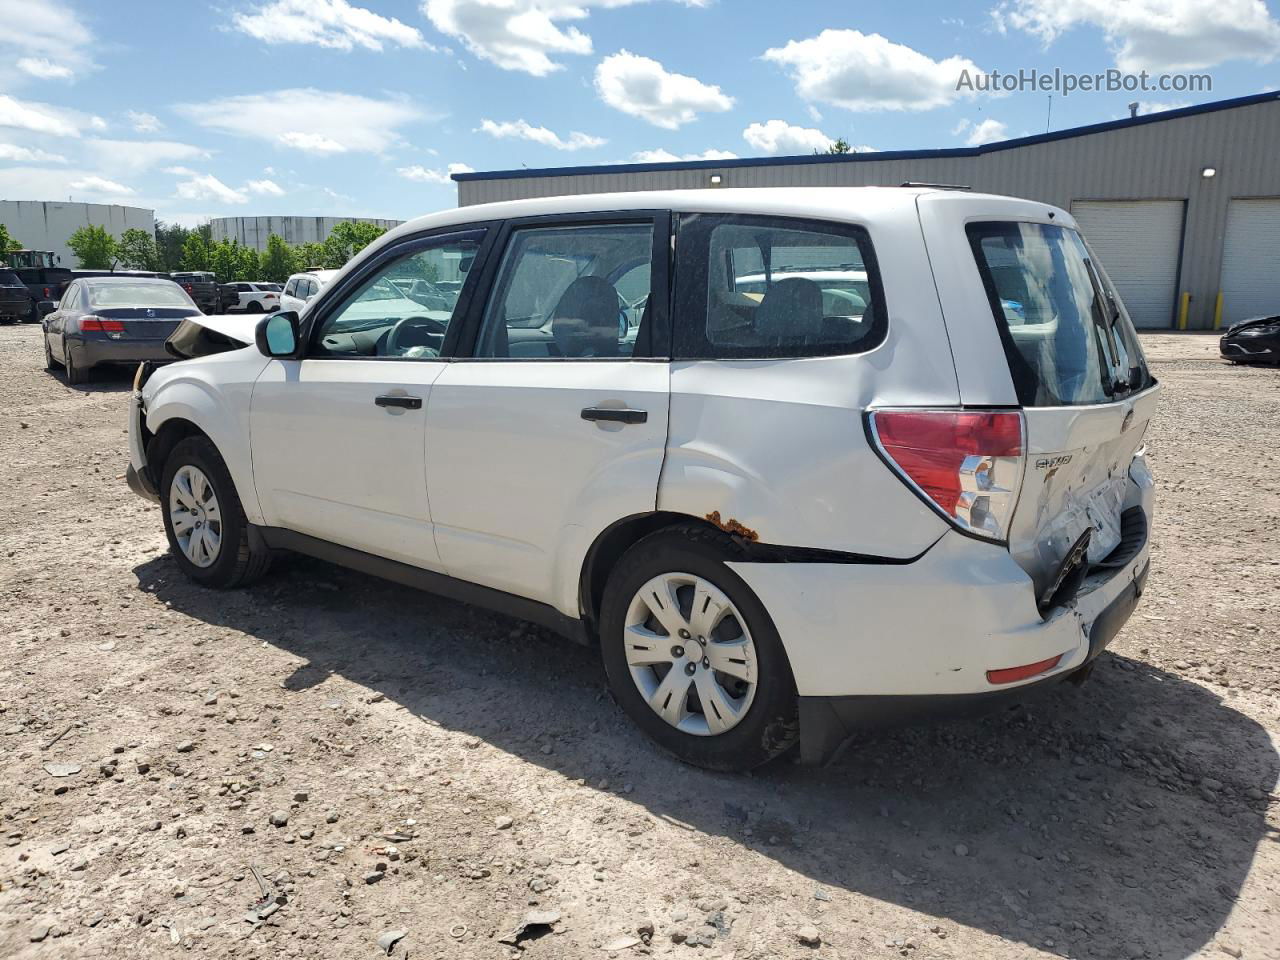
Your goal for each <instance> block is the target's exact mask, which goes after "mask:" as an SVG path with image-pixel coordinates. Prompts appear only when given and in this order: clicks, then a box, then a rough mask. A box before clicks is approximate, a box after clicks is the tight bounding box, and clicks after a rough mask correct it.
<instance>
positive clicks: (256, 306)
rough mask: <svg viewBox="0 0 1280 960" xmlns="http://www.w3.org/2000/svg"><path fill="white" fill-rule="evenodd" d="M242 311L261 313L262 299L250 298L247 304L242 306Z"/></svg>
mask: <svg viewBox="0 0 1280 960" xmlns="http://www.w3.org/2000/svg"><path fill="white" fill-rule="evenodd" d="M244 312H245V313H262V312H263V308H262V301H261V300H250V301H249V305H248V306H247V307H245V308H244Z"/></svg>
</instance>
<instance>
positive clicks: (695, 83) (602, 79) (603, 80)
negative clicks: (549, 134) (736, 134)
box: [596, 50, 733, 130]
mask: <svg viewBox="0 0 1280 960" xmlns="http://www.w3.org/2000/svg"><path fill="white" fill-rule="evenodd" d="M596 91H597V92H598V93H599V94H600V99H601V100H603V101H604V102H605V103H607V104H608V105H609V106H611V107H613V108H614V109H615V110H621V111H622V112H623V113H629V114H631V115H632V116H633V117H640V118H641V119H643V120H647V121H649V122H650V123H652V124H653V125H654V126H655V127H662V128H663V129H664V130H675V129H676V128H677V127H680V126H682V125H683V124H686V123H689V122H691V121H693V120H695V119H697V116H698V114H699V113H719V112H723V111H725V110H728V109H730V108H731V107H732V106H733V97H730V96H726V95H725V94H724V93H723V92H721V90H720V88H719V87H717V86H713V85H711V84H707V83H703V82H702V81H701V80H697V79H695V78H693V77H688V76H685V75H684V74H682V73H669V72H668V71H667V69H666V68H665V67H663V65H662V64H660V63H659V62H658V61H657V60H651V59H650V58H648V57H639V56H636V55H635V54H634V53H629V52H628V51H626V50H623V51H621V52H620V53H615V54H613V55H612V56H608V57H605V58H604V59H603V60H601V61H600V64H599V66H597V67H596Z"/></svg>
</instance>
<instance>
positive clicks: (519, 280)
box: [475, 222, 653, 360]
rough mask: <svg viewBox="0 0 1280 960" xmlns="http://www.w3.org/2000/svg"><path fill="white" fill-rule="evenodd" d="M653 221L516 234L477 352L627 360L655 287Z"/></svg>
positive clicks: (535, 357)
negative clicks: (651, 275)
mask: <svg viewBox="0 0 1280 960" xmlns="http://www.w3.org/2000/svg"><path fill="white" fill-rule="evenodd" d="M652 258H653V224H652V223H647V222H646V223H615V224H591V225H584V226H559V227H527V228H522V229H518V230H516V231H514V232H513V233H512V234H511V239H510V241H509V242H508V244H507V249H506V251H505V253H504V254H503V258H502V263H501V265H500V266H499V269H498V275H497V282H496V283H495V284H494V288H493V289H494V292H493V296H492V297H491V298H490V301H489V304H488V308H487V309H486V311H485V317H484V323H483V325H482V326H481V329H480V338H479V340H478V341H477V343H476V350H475V355H476V356H477V357H501V358H511V359H524V360H555V359H573V358H577V359H582V358H599V359H618V358H621V359H626V358H628V357H630V356H631V355H632V353H633V352H634V351H635V346H636V338H637V336H638V335H639V333H640V326H641V322H642V319H643V317H644V309H645V306H646V304H647V302H648V294H649V288H650V272H651V261H652Z"/></svg>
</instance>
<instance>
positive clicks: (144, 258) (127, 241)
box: [117, 227, 160, 270]
mask: <svg viewBox="0 0 1280 960" xmlns="http://www.w3.org/2000/svg"><path fill="white" fill-rule="evenodd" d="M117 254H118V256H119V258H120V265H121V266H122V267H125V268H126V269H129V270H159V269H160V253H159V251H158V250H157V249H156V238H155V237H154V236H153V235H152V234H150V233H148V232H147V231H146V230H139V229H138V228H137V227H130V228H129V229H128V230H126V231H125V232H124V233H122V234H120V242H119V244H118V245H117Z"/></svg>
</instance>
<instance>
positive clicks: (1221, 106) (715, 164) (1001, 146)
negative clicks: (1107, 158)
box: [452, 91, 1280, 183]
mask: <svg viewBox="0 0 1280 960" xmlns="http://www.w3.org/2000/svg"><path fill="white" fill-rule="evenodd" d="M1275 100H1280V91H1270V92H1268V93H1255V94H1253V95H1251V96H1248V97H1236V98H1234V99H1232V100H1214V101H1212V102H1210V103H1199V104H1196V105H1195V106H1191V107H1181V108H1180V109H1177V110H1165V111H1162V112H1160V113H1148V114H1145V115H1143V116H1141V117H1125V118H1123V119H1121V120H1108V121H1105V122H1103V123H1091V124H1089V125H1088V126H1084V127H1069V128H1068V129H1066V130H1054V131H1053V132H1051V133H1038V134H1036V135H1034V136H1031V137H1020V138H1018V139H1017V140H1001V141H999V142H997V143H985V144H983V145H982V146H979V147H950V148H945V149H936V150H882V151H879V152H876V153H845V154H819V155H817V156H807V157H805V156H802V157H740V158H738V159H736V160H679V161H675V162H672V163H614V164H600V165H597V166H586V167H542V168H539V169H534V170H529V169H523V168H522V169H520V170H486V171H481V172H477V173H455V174H453V177H452V178H453V179H454V180H455V181H458V182H459V183H461V182H465V181H469V180H522V179H526V178H530V177H575V176H589V175H592V174H600V173H650V172H654V171H661V170H666V171H675V170H732V169H733V168H735V167H790V166H800V165H803V164H814V163H868V162H873V161H878V160H941V159H949V158H953V157H980V156H982V155H983V154H985V153H996V152H998V151H1000V150H1012V149H1015V148H1016V147H1029V146H1032V145H1034V144H1037V143H1053V142H1054V141H1056V140H1069V139H1071V138H1073V137H1086V136H1089V135H1091V134H1095V133H1107V132H1108V131H1111V130H1123V129H1125V128H1126V127H1140V126H1143V125H1144V124H1148V123H1162V122H1164V121H1165V120H1178V119H1181V118H1182V117H1194V116H1197V115H1198V114H1201V113H1214V112H1216V111H1218V110H1234V109H1235V108H1236V107H1249V106H1253V105H1254V104H1258V103H1268V102H1271V101H1275Z"/></svg>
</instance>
